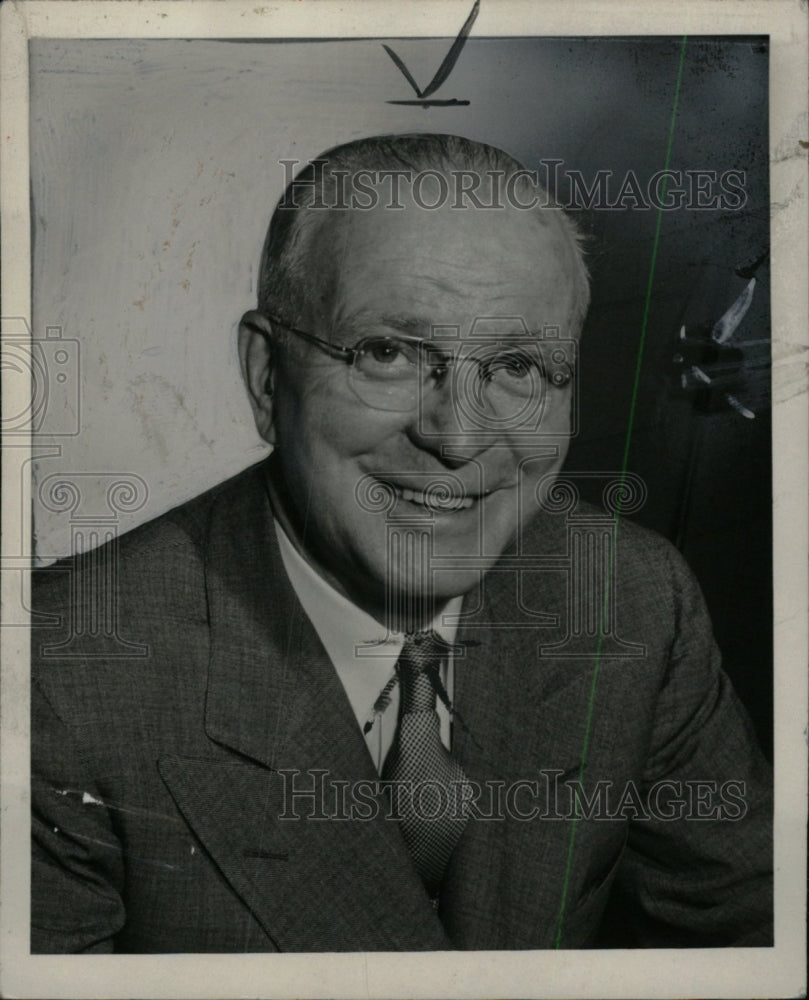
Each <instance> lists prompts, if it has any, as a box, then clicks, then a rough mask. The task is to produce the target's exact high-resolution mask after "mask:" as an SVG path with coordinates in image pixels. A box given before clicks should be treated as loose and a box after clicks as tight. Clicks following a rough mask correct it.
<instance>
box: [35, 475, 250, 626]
mask: <svg viewBox="0 0 809 1000" xmlns="http://www.w3.org/2000/svg"><path fill="white" fill-rule="evenodd" d="M262 465H263V463H262ZM262 465H257V466H252V467H250V468H249V469H246V470H244V471H243V472H241V473H239V474H238V475H236V476H234V477H232V478H231V479H228V480H226V481H225V482H223V483H220V484H218V485H217V486H214V487H213V488H212V489H210V490H207V491H206V492H205V493H202V494H200V495H199V496H196V497H194V498H192V499H191V500H188V501H186V502H185V503H183V504H180V505H179V506H177V507H175V508H173V509H171V510H169V511H167V512H166V513H164V514H161V515H160V516H158V517H155V518H153V519H152V520H150V521H147V522H146V523H144V524H142V525H139V526H138V527H137V528H134V529H132V530H131V531H128V532H126V533H125V534H123V535H121V536H120V537H117V538H114V539H112V540H111V541H110V542H107V543H106V544H104V545H101V546H99V547H97V548H95V549H91V550H90V551H88V552H85V553H82V554H77V555H74V556H73V557H70V558H67V559H62V560H60V561H59V562H57V563H54V564H52V565H50V566H47V567H44V568H42V569H38V570H36V571H35V572H34V574H33V579H32V605H33V609H34V612H35V615H37V614H44V615H47V614H51V613H58V612H59V611H60V610H62V609H64V608H65V607H66V606H67V605H68V604H70V603H74V604H75V602H76V601H79V602H83V601H87V600H95V599H98V598H99V597H101V596H102V595H101V593H99V589H101V590H102V591H105V592H106V593H107V595H108V596H109V595H110V589H111V588H114V595H115V597H116V600H118V601H119V602H120V601H121V600H124V601H125V602H126V604H131V605H133V606H137V607H138V608H139V614H140V615H141V616H143V615H147V616H148V615H149V614H150V613H154V614H155V615H156V616H157V617H159V618H162V619H165V618H166V616H169V617H170V616H172V615H177V614H179V615H181V616H182V615H183V614H191V615H193V613H194V609H195V608H197V610H198V611H200V610H201V608H200V607H199V602H200V600H201V599H202V598H203V593H202V585H203V576H204V562H205V549H206V546H207V543H208V538H209V533H210V526H211V521H212V515H213V512H214V510H215V509H216V508H217V507H224V508H225V509H226V510H227V509H229V508H234V510H235V509H237V508H239V507H240V506H243V505H244V502H245V499H246V498H250V499H252V500H253V502H254V503H255V497H256V495H257V494H258V495H260V494H261V493H262V491H263V478H262ZM248 502H249V500H248ZM224 521H225V523H227V517H225V518H224ZM232 530H233V532H234V533H235V532H237V531H238V530H239V523H238V518H235V519H234V521H233V523H232ZM167 599H168V600H167Z"/></svg>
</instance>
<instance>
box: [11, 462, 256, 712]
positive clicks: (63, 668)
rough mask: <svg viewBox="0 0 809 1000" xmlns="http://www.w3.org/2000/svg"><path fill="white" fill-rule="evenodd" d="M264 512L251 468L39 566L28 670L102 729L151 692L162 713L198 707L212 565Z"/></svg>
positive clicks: (61, 702) (67, 707) (54, 697)
mask: <svg viewBox="0 0 809 1000" xmlns="http://www.w3.org/2000/svg"><path fill="white" fill-rule="evenodd" d="M267 516H268V513H267V507H266V494H265V493H264V484H263V475H262V471H261V468H260V467H259V466H256V467H253V468H250V469H248V470H246V471H245V472H243V473H240V474H239V475H238V476H235V477H234V478H233V479H230V480H228V481H226V482H224V483H222V484H220V485H218V486H216V487H214V488H213V489H211V490H208V491H207V492H205V493H204V494H202V495H200V496H198V497H195V498H193V499H192V500H189V501H187V502H186V503H184V504H182V505H180V506H178V507H176V508H174V509H173V510H170V511H168V512H166V513H165V514H162V515H160V516H159V517H157V518H155V519H154V520H152V521H149V522H147V523H145V524H143V525H141V526H139V527H138V528H135V529H134V530H132V531H130V532H127V533H126V534H124V535H122V536H121V537H120V538H117V539H114V540H113V541H111V542H109V543H108V544H106V545H103V546H100V547H99V548H96V549H93V550H91V551H89V552H86V553H83V554H81V555H77V556H74V557H73V558H71V559H66V560H63V561H61V562H59V563H55V564H54V565H52V566H48V567H46V568H44V569H41V570H37V571H36V573H35V574H34V579H33V583H32V625H33V627H32V630H31V676H32V681H33V684H34V687H35V688H38V689H39V690H40V691H41V692H42V693H43V694H44V695H45V697H46V698H47V700H48V701H49V702H50V703H51V705H52V706H53V708H54V710H55V711H56V713H57V714H58V715H59V716H60V717H61V718H62V719H63V721H66V722H75V721H76V720H81V722H82V724H83V725H85V726H86V725H88V724H92V723H95V724H97V725H98V726H99V728H104V727H108V722H107V720H106V716H107V715H108V714H109V713H110V712H113V713H115V712H120V705H121V704H122V703H123V702H126V703H127V704H128V705H129V706H130V708H131V709H132V711H140V709H139V708H138V706H139V705H141V706H142V704H143V703H144V700H145V701H147V702H148V701H149V700H150V699H151V700H152V701H153V702H154V703H155V704H159V705H161V706H162V708H161V712H162V714H163V715H165V716H166V718H168V716H169V715H170V714H171V706H174V707H175V708H176V709H177V711H178V712H182V711H183V710H184V709H183V705H200V706H201V704H202V702H203V700H204V687H205V678H206V670H207V664H208V658H209V654H210V613H209V591H210V586H211V581H210V579H209V576H210V570H211V566H212V565H213V567H214V569H215V570H217V571H218V570H221V569H222V568H223V565H222V564H223V563H225V562H227V561H228V559H229V556H228V553H230V552H235V551H236V550H237V548H238V545H239V535H240V533H241V532H242V531H243V530H244V529H245V522H246V520H247V519H248V518H254V519H258V518H264V519H265V520H266V518H267ZM214 536H216V553H215V555H216V559H214V558H213V557H212V555H211V552H210V548H211V544H212V539H213V537H214ZM230 561H232V562H237V561H238V555H234V556H232V557H231V558H230Z"/></svg>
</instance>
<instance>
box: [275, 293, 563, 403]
mask: <svg viewBox="0 0 809 1000" xmlns="http://www.w3.org/2000/svg"><path fill="white" fill-rule="evenodd" d="M262 315H263V316H264V317H265V318H266V319H267V320H269V322H270V323H271V324H273V325H274V326H278V327H280V328H281V329H283V330H286V331H287V332H288V333H291V334H294V336H296V337H300V338H301V339H302V340H305V341H306V342H307V343H310V344H313V345H314V346H315V347H317V348H319V349H320V350H321V351H323V352H324V353H325V354H327V355H328V356H329V357H331V358H334V360H335V361H342V362H343V363H344V364H346V365H347V366H348V370H349V382H350V384H351V388H352V390H353V391H354V393H355V395H356V396H357V398H358V399H359V400H360V401H361V402H363V403H365V404H366V405H367V406H370V407H372V408H373V409H379V410H389V411H397V412H406V411H409V410H412V409H413V408H414V407H415V406H416V405H417V403H418V402H419V400H420V399H421V398H423V396H424V394H425V393H426V392H429V391H430V390H431V389H433V388H437V387H440V386H441V385H443V384H444V383H445V382H446V381H447V379H448V377H449V375H450V371H451V370H452V369H455V371H456V379H458V380H459V381H458V387H459V389H460V391H462V392H464V393H467V394H469V395H470V396H471V398H472V399H474V400H475V401H476V402H477V403H478V404H479V405H488V407H490V408H491V410H492V411H493V413H495V414H497V415H498V416H500V417H502V418H504V419H511V418H513V417H514V416H516V415H517V413H518V412H521V411H523V410H524V409H525V405H526V403H539V401H540V400H541V398H542V396H543V395H544V393H545V391H546V389H547V387H548V386H554V387H556V388H562V387H563V386H565V385H567V383H568V382H569V381H570V380H571V378H572V377H573V368H572V365H571V364H570V363H569V362H568V360H567V355H566V354H565V352H564V351H560V350H559V348H558V346H557V345H558V341H557V342H553V341H549V342H548V343H545V342H543V341H542V340H541V339H538V338H536V337H533V338H528V337H525V338H520V339H517V340H513V341H511V340H509V341H503V340H502V339H495V338H489V339H474V340H467V341H464V342H451V341H450V342H447V343H440V344H439V343H436V342H435V341H430V340H425V339H424V338H421V337H416V336H411V335H409V334H398V333H397V334H393V335H390V334H372V335H370V336H367V337H363V338H362V339H361V340H359V341H358V342H357V343H356V344H354V345H353V346H351V347H341V346H340V345H338V344H333V343H331V342H330V341H328V340H324V339H323V338H322V337H317V336H315V334H313V333H309V332H308V331H306V330H301V329H299V328H298V327H294V326H291V325H290V324H289V323H286V322H285V321H284V320H282V319H281V318H279V317H278V316H275V315H273V314H271V313H262ZM549 347H550V348H551V350H550V358H549V359H547V360H546V358H545V354H547V353H548V350H547V349H548V348H549ZM554 347H555V349H553V348H554Z"/></svg>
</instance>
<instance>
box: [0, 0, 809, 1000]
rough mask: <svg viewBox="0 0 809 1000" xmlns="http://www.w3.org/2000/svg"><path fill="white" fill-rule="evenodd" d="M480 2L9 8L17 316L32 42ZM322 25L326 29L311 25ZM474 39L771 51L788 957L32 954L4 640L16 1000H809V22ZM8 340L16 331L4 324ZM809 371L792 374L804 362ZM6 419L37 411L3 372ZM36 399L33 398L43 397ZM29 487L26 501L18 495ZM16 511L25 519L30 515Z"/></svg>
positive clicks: (635, 27)
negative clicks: (722, 43) (762, 37)
mask: <svg viewBox="0 0 809 1000" xmlns="http://www.w3.org/2000/svg"><path fill="white" fill-rule="evenodd" d="M470 6H471V0H460V2H456V0H447V2H444V3H441V4H440V5H439V4H436V3H434V2H429V0H428V2H410V3H408V4H407V5H404V4H401V3H399V4H398V5H397V4H396V2H395V0H386V2H378V0H359V2H356V0H355V2H354V3H352V4H343V3H340V2H338V0H303V2H295V0H282V2H280V3H279V2H275V3H272V4H267V5H265V6H261V5H256V4H255V2H253V3H242V2H227V3H221V2H217V0H174V2H162V0H147V2H144V3H138V4H129V3H124V2H115V0H74V2H71V0H32V2H25V0H22V2H19V3H16V4H6V5H3V7H2V9H0V31H1V32H2V35H1V36H0V40H1V42H2V51H1V52H0V55H1V56H2V91H0V95H1V101H2V103H0V125H1V126H2V132H1V133H0V134H2V140H3V141H2V146H1V147H0V211H1V212H2V251H3V253H2V260H3V264H4V266H3V272H2V286H1V288H0V291H1V292H2V303H3V306H2V309H3V315H4V317H19V318H21V319H22V320H24V321H25V322H27V323H28V327H29V329H30V325H31V315H30V314H31V270H30V266H29V263H30V255H31V238H30V226H29V176H30V172H29V155H28V149H29V121H28V86H29V82H28V53H27V43H28V40H29V39H31V38H62V39H70V38H87V37H92V38H135V37H137V38H178V37H181V38H270V37H278V38H300V39H303V38H336V37H341V38H344V37H354V38H368V37H381V38H391V37H402V38H404V37H408V38H428V37H437V36H446V37H454V36H455V35H456V34H457V31H458V28H459V25H460V24H461V23H462V22H463V20H464V18H465V17H466V16H467V14H468V10H469V8H470ZM315 7H316V10H317V16H316V17H312V9H313V8H315ZM472 34H473V36H474V35H488V36H497V35H499V36H517V35H577V36H598V35H610V36H620V35H683V34H688V35H700V34H703V35H722V34H728V35H735V36H739V35H745V34H768V35H769V36H770V41H771V48H770V88H771V91H770V125H769V127H770V171H771V217H770V228H771V236H772V319H773V324H772V339H773V369H772V375H773V399H774V404H773V445H774V454H773V514H774V533H773V537H774V545H773V558H774V563H773V566H774V606H775V621H776V626H775V636H774V640H775V645H774V650H775V667H774V696H775V733H776V736H775V755H774V763H775V775H776V780H775V816H774V822H775V833H776V855H775V899H776V920H775V942H776V943H775V945H774V947H773V948H723V949H642V950H641V949H638V950H633V951H608V950H604V951H589V952H580V951H541V952H539V951H537V952H514V951H510V952H473V953H462V952H426V953H418V955H417V956H414V955H413V954H411V953H405V954H401V953H351V954H328V955H318V956H312V955H309V954H295V955H289V954H287V955H283V954H282V955H277V954H271V955H220V954H214V955H211V954H208V955H144V956H135V955H114V956H98V955H91V956H69V957H56V956H31V955H30V954H29V950H28V927H29V916H30V900H29V874H30V847H29V805H30V798H29V788H28V778H27V775H28V771H29V762H30V753H29V745H28V741H29V721H28V707H29V694H28V683H29V670H30V662H29V650H28V643H27V638H28V632H27V629H26V628H24V627H14V626H8V625H7V627H4V628H2V630H0V655H1V656H2V664H3V671H2V692H1V695H2V696H1V697H0V733H1V734H2V736H1V737H0V788H2V792H3V810H2V836H0V885H2V899H0V904H1V905H2V908H1V909H0V969H2V972H0V977H2V978H1V980H0V992H2V994H3V995H5V996H10V997H11V996H14V997H43V996H47V997H87V998H90V997H114V996H117V997H142V998H146V997H169V996H171V997H189V998H195V997H200V998H203V997H205V998H207V997H211V998H215V997H220V996H221V997H228V996H229V997H233V996H256V997H258V996H261V997H288V996H296V997H333V998H337V997H341V998H342V997H365V996H369V997H391V998H393V997H403V998H411V1000H412V998H416V997H490V996H499V997H561V996H565V997H602V998H607V997H630V996H637V997H652V996H655V997H683V996H700V997H709V996H734V997H756V996H759V997H760V996H767V997H782V996H796V995H798V994H799V993H800V992H801V990H802V988H803V987H804V984H805V968H804V967H805V928H806V919H805V918H806V900H805V885H806V877H805V876H806V787H807V763H806V731H807V730H806V727H807V711H806V705H807V674H806V663H807V658H808V657H807V609H808V608H809V598H808V596H807V595H808V594H809V588H808V586H807V553H809V532H808V530H807V496H809V479H807V464H808V456H809V434H808V433H807V427H808V426H809V408H808V407H807V399H808V398H809V397H808V396H807V392H806V384H804V386H803V391H802V392H798V393H793V394H792V395H791V396H789V393H788V392H787V391H786V387H788V386H794V380H795V375H794V369H793V368H792V366H793V365H795V364H798V365H799V366H800V368H801V369H802V370H805V368H806V351H807V349H809V340H807V337H808V333H807V331H809V307H808V306H807V289H809V276H808V275H809V268H808V265H807V247H808V246H809V240H808V239H807V218H808V208H809V199H808V198H807V155H808V153H807V148H806V146H805V145H803V144H802V141H804V142H807V141H809V118H808V117H807V93H808V92H809V85H808V84H807V60H806V51H807V7H806V4H805V3H800V2H799V0H794V2H793V0H726V2H723V3H718V2H715V0H665V2H659V0H658V2H656V3H654V4H653V5H651V6H650V5H648V4H644V3H641V2H633V3H625V2H618V3H614V4H610V5H605V4H604V3H601V2H595V0H576V2H570V0H546V2H543V3H541V4H539V3H533V4H531V3H528V2H512V0H489V2H488V3H487V2H486V0H483V3H482V4H481V8H480V14H479V17H478V19H477V21H476V23H475V25H474V27H473V29H472ZM3 327H4V334H7V328H8V329H10V328H9V327H8V320H3ZM796 351H797V352H799V354H798V357H799V361H798V362H795V361H794V357H795V352H796ZM3 389H4V392H3V407H4V412H5V413H9V412H12V413H15V414H16V413H18V412H21V409H22V408H24V407H25V406H26V405H27V403H26V399H30V391H29V395H28V397H26V386H25V384H24V380H22V379H20V377H19V374H15V375H14V379H13V381H12V380H11V378H10V377H9V373H8V372H7V371H6V368H5V366H4V367H3ZM29 390H30V387H29ZM3 444H4V447H3V455H2V462H3V465H2V473H3V479H2V481H3V483H4V484H6V489H5V490H4V492H3V501H4V503H3V511H2V515H3V519H2V527H3V536H2V563H1V564H0V565H1V567H2V569H4V570H19V569H25V568H27V567H29V566H30V555H31V554H30V539H29V538H27V537H26V533H25V529H24V527H23V526H24V525H26V524H27V523H28V518H27V516H24V515H25V514H26V511H27V510H28V509H30V503H31V497H30V489H29V487H28V486H27V485H26V484H27V479H26V477H25V476H24V475H22V473H23V470H24V468H25V466H26V463H27V462H28V461H29V460H30V453H31V449H30V441H29V440H27V439H26V438H25V437H20V436H19V435H14V436H13V437H10V436H5V437H4V442H3ZM10 483H12V484H18V483H22V484H23V486H22V493H20V490H19V489H17V488H14V489H9V488H8V484H10ZM18 504H19V508H18V506H17V505H18ZM20 578H24V579H25V580H26V581H27V579H28V574H27V573H19V572H5V573H4V574H3V580H2V603H3V608H4V609H5V611H4V615H5V617H4V622H6V623H8V621H9V619H10V618H11V619H12V620H13V621H14V622H16V621H18V620H20V615H22V614H23V613H24V612H23V609H24V608H25V607H27V606H28V597H29V594H28V593H27V586H28V584H27V582H26V583H25V584H24V586H23V588H22V593H21V592H20V589H21V588H20V582H19V581H20Z"/></svg>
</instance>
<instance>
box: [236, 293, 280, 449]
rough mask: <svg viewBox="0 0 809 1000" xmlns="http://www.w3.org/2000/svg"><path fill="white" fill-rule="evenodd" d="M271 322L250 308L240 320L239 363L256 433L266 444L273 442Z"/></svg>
mask: <svg viewBox="0 0 809 1000" xmlns="http://www.w3.org/2000/svg"><path fill="white" fill-rule="evenodd" d="M273 336H274V334H273V329H272V326H271V324H270V321H269V320H268V319H267V317H266V316H264V315H263V314H262V313H260V312H257V311H256V310H255V309H250V310H249V311H248V312H246V313H245V314H244V316H242V320H241V323H239V364H240V365H241V369H242V378H243V379H244V384H245V386H246V388H247V395H248V396H249V398H250V406H251V407H252V409H253V419H254V420H255V422H256V427H257V428H258V432H259V434H260V435H261V436H262V437H263V438H264V440H265V441H266V442H267V443H268V444H275V426H274V424H273V394H274V380H275V363H274V361H275V358H274V354H275V347H274V343H273Z"/></svg>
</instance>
